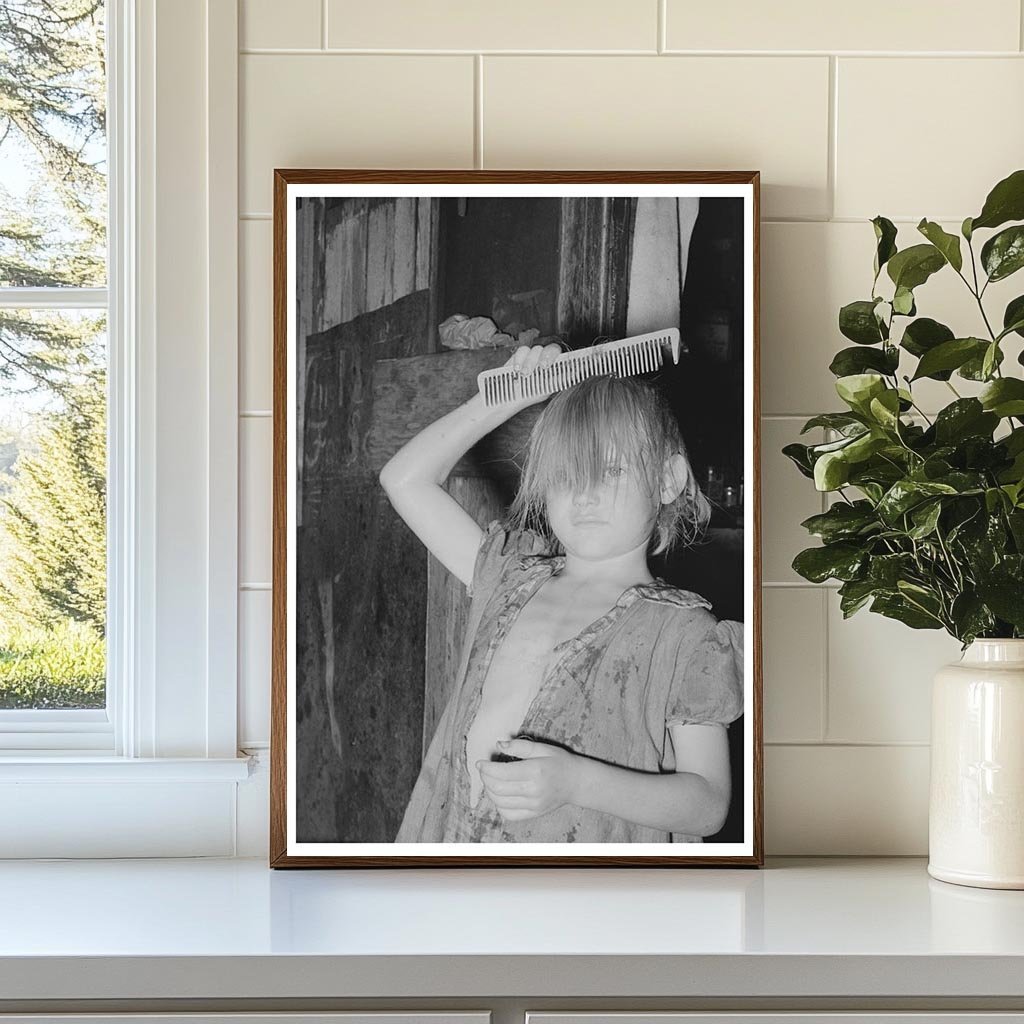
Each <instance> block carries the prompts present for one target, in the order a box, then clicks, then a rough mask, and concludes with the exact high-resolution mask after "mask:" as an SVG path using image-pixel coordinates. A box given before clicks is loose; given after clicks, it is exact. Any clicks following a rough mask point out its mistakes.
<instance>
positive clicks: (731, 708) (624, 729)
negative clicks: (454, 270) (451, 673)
mask: <svg viewBox="0 0 1024 1024" xmlns="http://www.w3.org/2000/svg"><path fill="white" fill-rule="evenodd" d="M559 353H560V349H559V346H558V345H547V346H544V347H540V346H535V347H533V348H528V347H525V346H523V347H520V348H519V349H517V350H516V352H515V353H514V354H513V356H512V357H511V358H510V359H509V361H508V364H507V365H510V366H513V367H515V368H516V369H517V370H518V371H519V372H520V373H523V374H528V373H531V372H533V371H534V370H536V368H537V367H538V366H540V365H544V364H546V363H548V362H550V361H551V360H552V359H554V358H555V357H556V356H557V355H558V354H559ZM546 397H547V396H544V395H541V396H539V397H534V398H526V399H519V400H517V401H515V402H509V403H506V404H503V405H499V406H496V407H493V408H488V407H486V406H485V405H484V403H483V400H482V399H481V398H480V396H479V395H478V394H477V395H474V397H473V398H471V399H470V400H469V401H468V402H466V403H465V404H463V405H462V406H460V407H459V408H457V409H455V410H453V411H452V412H450V413H448V414H447V415H446V416H443V417H442V418H441V419H439V420H437V421H436V422H435V423H432V424H431V425H430V426H429V427H427V428H426V429H424V430H423V431H421V432H420V433H419V434H418V435H417V436H416V437H414V438H413V439H412V440H411V441H409V442H408V443H407V444H406V445H405V446H404V447H403V448H402V449H401V450H400V451H398V453H397V454H396V455H395V456H394V457H393V458H392V459H391V460H390V462H388V464H387V465H386V466H385V467H384V469H383V470H382V471H381V474H380V481H381V484H382V485H383V487H384V488H385V490H386V492H387V494H388V497H389V499H390V501H391V503H392V505H393V506H394V507H395V509H396V511H397V512H398V513H399V515H401V516H402V518H403V519H404V520H405V521H406V523H408V525H409V527H410V528H411V529H412V530H413V532H414V533H415V534H416V535H417V536H418V537H419V538H420V539H421V540H422V541H423V543H424V544H425V545H426V546H427V547H428V548H429V549H430V551H431V552H432V553H433V554H434V555H435V557H437V558H438V559H439V560H440V561H441V562H442V563H443V564H444V565H445V566H447V568H448V569H449V570H450V571H451V572H452V573H454V574H455V575H456V576H458V577H459V579H461V580H462V581H463V583H465V584H466V587H467V592H468V594H469V595H470V597H471V598H472V601H471V605H470V612H469V620H468V623H467V629H466V639H465V643H464V649H463V653H462V659H461V663H460V667H459V671H458V678H457V681H456V685H455V688H454V690H453V692H452V696H451V698H450V700H449V701H448V704H447V706H446V708H445V710H444V713H443V715H442V716H441V719H440V720H439V723H438V726H437V729H436V731H435V733H434V736H433V738H432V740H431V743H430V746H429V748H428V750H427V754H426V756H425V758H424V760H423V765H422V768H421V770H420V774H419V778H418V779H417V782H416V785H415V787H414V789H413V792H412V796H411V798H410V801H409V805H408V807H407V808H406V812H405V816H404V818H403V821H402V825H401V827H400V829H399V831H398V834H397V836H396V838H395V841H396V842H399V843H402V842H445V843H451V842H529V843H571V842H581V843H582V842H616V843H649V842H701V841H702V838H701V837H702V836H706V835H711V834H713V833H715V832H717V831H718V830H719V829H720V828H721V826H722V824H723V822H724V820H725V816H726V813H727V811H728V808H729V799H730V772H729V752H728V744H727V740H726V729H725V726H726V724H727V723H729V722H731V721H733V720H734V719H736V718H737V717H738V716H739V715H740V714H742V712H743V665H742V627H741V625H740V624H739V623H735V622H719V621H718V620H716V618H715V617H714V615H712V614H711V612H710V611H709V610H708V609H709V608H710V604H709V602H708V601H706V600H705V599H704V598H702V597H700V596H699V595H697V594H693V593H690V592H688V591H685V590H680V589H678V588H676V587H674V586H672V585H671V584H669V583H667V582H666V581H665V580H663V579H661V578H656V577H654V576H652V575H651V573H650V571H649V569H648V567H647V553H648V550H650V551H651V553H652V554H657V553H659V552H661V551H664V550H666V549H667V548H669V547H671V546H672V545H673V544H674V543H675V542H677V541H678V540H679V539H682V540H684V541H685V542H691V541H693V540H694V539H696V537H697V536H698V535H699V534H700V533H701V532H702V530H703V528H704V526H705V525H706V523H707V520H708V517H709V514H710V509H709V506H708V503H707V500H706V499H705V498H704V496H703V495H702V494H701V492H700V489H699V487H698V486H697V484H696V481H695V480H694V477H693V474H692V472H691V469H690V465H689V462H688V461H687V458H686V454H685V449H684V447H683V442H682V438H681V437H680V435H679V429H678V426H677V424H676V421H675V417H674V416H673V415H672V413H671V411H670V410H669V409H668V408H667V407H666V405H665V404H664V402H663V400H662V399H661V398H660V397H659V396H658V394H657V392H656V391H654V390H653V388H651V387H650V386H648V385H647V384H645V383H643V382H641V381H638V380H636V379H634V378H621V379H620V378H616V377H610V376H601V377H594V378H590V379H588V380H585V381H583V382H582V383H580V384H577V385H576V386H575V387H572V388H569V389H567V390H564V391H560V392H557V393H556V394H555V395H554V396H553V397H551V398H550V401H549V402H548V405H547V407H546V408H545V409H544V410H543V411H542V412H541V414H540V416H539V418H538V420H537V422H536V424H535V425H534V428H533V432H532V434H531V440H530V448H529V453H528V456H527V459H526V463H525V466H524V469H523V475H522V481H521V484H520V488H519V492H518V493H517V495H516V497H515V500H514V502H513V504H512V506H511V508H510V510H509V515H508V516H507V518H506V519H505V520H504V521H502V520H498V519H495V520H492V521H491V522H490V523H489V524H488V525H487V527H486V528H485V529H483V530H481V528H480V527H479V526H478V525H477V524H476V522H474V520H473V519H472V518H471V517H470V516H469V514H468V513H467V512H466V511H465V510H464V509H463V508H462V507H461V506H460V505H459V504H458V503H457V502H456V501H455V500H454V499H453V498H451V497H450V496H449V495H448V494H447V492H446V491H445V490H444V489H443V488H442V486H441V485H442V483H443V482H444V480H445V479H446V477H447V476H448V474H449V473H450V472H451V470H452V468H453V467H454V465H455V464H456V463H457V462H458V460H459V459H460V458H461V457H462V455H463V454H464V453H465V452H466V451H467V450H468V449H469V448H470V447H471V446H472V445H473V444H475V443H476V442H477V441H478V440H479V439H480V438H482V437H483V436H484V435H485V434H487V433H489V432H490V431H491V430H493V429H494V428H495V427H497V426H498V425H499V424H500V423H502V422H504V421H505V420H507V419H509V418H510V417H511V416H513V415H515V414H516V413H518V412H520V411H521V410H522V409H524V408H526V407H527V406H529V405H533V404H535V403H536V402H540V401H543V400H545V398H546Z"/></svg>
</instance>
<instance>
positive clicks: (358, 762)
mask: <svg viewBox="0 0 1024 1024" xmlns="http://www.w3.org/2000/svg"><path fill="white" fill-rule="evenodd" d="M757 203H758V176H757V174H756V172H749V173H748V172H728V173H725V172H723V173H720V174H716V173H713V172H688V173H687V172H679V173H668V172H660V173H658V174H654V173H651V174H648V175H644V174H643V173H637V172H621V173H620V172H606V173H589V172H588V173H586V174H584V173H577V172H548V173H541V172H533V173H526V172H523V173H520V174H515V173H513V172H448V173H447V174H445V173H444V172H438V171H432V172H426V171H424V172H373V171H358V172H357V171H349V172H346V171H340V170H336V171H313V170H278V171H276V172H275V210H274V223H275V247H274V248H275V256H274V291H275V295H274V305H275V364H274V386H275V390H274V399H275V402H274V615H273V674H274V679H273V705H272V714H273V728H272V786H273V797H274V798H273V803H272V849H271V863H272V864H273V865H274V866H280V867H288V866H302V865H308V866H317V865H347V866H367V867H371V866H379V865H394V866H402V865H410V866H411V865H429V864H438V865H443V864H467V865H474V864H490V865H495V864H549V865H558V864H579V863H594V864H599V863H608V864H623V865H629V864H637V865H640V864H644V863H673V864H674V863H678V864H683V865H685V864H695V865H696V864H704V863H735V864H741V865H742V864H759V863H761V857H762V852H761V833H762V823H761V777H760V766H761V757H760V751H761V718H762V715H761V707H760V700H761V685H760V642H759V631H760V623H759V602H758V593H757V592H758V583H759V577H760V573H759V556H760V546H759V544H758V538H757V536H756V524H757V523H758V521H759V517H758V514H757V505H758V494H759V487H758V479H757V447H758V435H757V294H758V288H757V273H758V261H757V251H758V250H757V222H758V218H757Z"/></svg>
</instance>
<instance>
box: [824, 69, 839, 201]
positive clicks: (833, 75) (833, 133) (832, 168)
mask: <svg viewBox="0 0 1024 1024" xmlns="http://www.w3.org/2000/svg"><path fill="white" fill-rule="evenodd" d="M838 110H839V58H838V57H834V56H833V57H829V59H828V143H827V147H826V148H827V151H828V167H827V168H826V170H825V175H826V183H827V184H826V187H827V188H828V219H829V220H830V221H831V220H834V219H835V215H836V178H837V176H838V166H839V116H838Z"/></svg>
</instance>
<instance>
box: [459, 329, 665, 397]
mask: <svg viewBox="0 0 1024 1024" xmlns="http://www.w3.org/2000/svg"><path fill="white" fill-rule="evenodd" d="M667 347H671V349H672V362H674V363H678V362H679V331H678V329H677V328H675V327H666V328H665V330H663V331H652V332H651V333H650V334H637V335H634V336H633V337H632V338H622V339H621V340H620V341H607V342H604V343H603V344H601V345H591V346H590V347H589V348H578V349H573V350H572V351H570V352H563V353H562V354H561V355H559V356H556V357H555V358H554V359H553V360H552V361H551V362H550V363H548V364H547V365H546V366H542V367H540V368H539V369H536V370H534V371H533V373H530V374H521V373H520V372H519V371H518V370H517V369H516V368H514V367H510V366H498V367H496V368H495V369H493V370H484V371H483V372H482V373H479V374H477V378H476V379H477V384H478V385H479V388H480V394H481V395H482V396H483V400H484V404H485V405H501V404H502V403H503V402H514V401H517V400H519V399H521V398H536V397H537V396H538V395H547V394H551V393H554V392H556V391H564V390H565V389H566V388H571V387H573V385H575V384H579V383H580V381H584V380H587V379H588V378H589V377H598V376H601V375H602V374H611V375H612V376H615V377H632V376H635V375H636V374H638V373H650V372H652V371H654V370H657V369H658V368H659V367H660V366H661V365H662V362H663V360H664V354H665V349H666V348H667Z"/></svg>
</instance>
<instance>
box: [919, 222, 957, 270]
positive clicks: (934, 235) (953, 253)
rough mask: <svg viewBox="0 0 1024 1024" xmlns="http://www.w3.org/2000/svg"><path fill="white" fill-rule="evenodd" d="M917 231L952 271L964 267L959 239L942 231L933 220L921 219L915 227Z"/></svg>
mask: <svg viewBox="0 0 1024 1024" xmlns="http://www.w3.org/2000/svg"><path fill="white" fill-rule="evenodd" d="M917 230H918V231H920V232H921V234H922V235H924V237H925V238H927V239H928V241H929V242H931V243H932V245H934V246H935V248H936V249H938V250H939V252H941V253H942V255H943V258H944V259H945V260H946V262H947V263H948V264H949V265H950V266H951V267H953V269H954V270H960V269H961V268H962V267H963V265H964V260H963V256H962V255H961V253H960V239H959V238H957V237H956V235H951V234H949V232H948V231H944V230H943V229H942V228H941V227H940V226H939V225H938V224H936V223H935V221H933V220H926V219H923V220H922V221H921V223H920V224H918V225H917Z"/></svg>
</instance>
